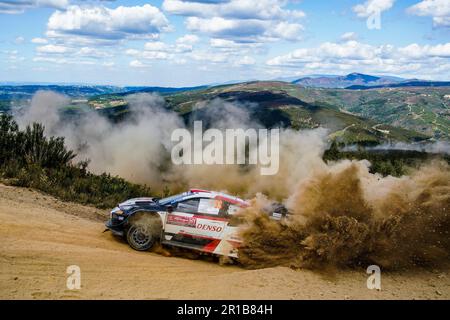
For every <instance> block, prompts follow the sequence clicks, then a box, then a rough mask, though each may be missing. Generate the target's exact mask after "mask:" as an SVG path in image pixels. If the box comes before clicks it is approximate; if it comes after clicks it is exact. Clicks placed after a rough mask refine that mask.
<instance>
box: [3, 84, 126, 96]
mask: <svg viewBox="0 0 450 320" xmlns="http://www.w3.org/2000/svg"><path fill="white" fill-rule="evenodd" d="M41 90H43V91H54V92H57V93H60V94H63V95H66V96H69V97H91V96H94V95H99V94H107V93H108V94H109V93H116V92H123V91H126V89H125V88H121V87H115V86H97V85H55V84H52V85H9V86H0V100H13V99H30V98H31V97H32V96H33V95H34V94H35V93H36V92H38V91H41Z"/></svg>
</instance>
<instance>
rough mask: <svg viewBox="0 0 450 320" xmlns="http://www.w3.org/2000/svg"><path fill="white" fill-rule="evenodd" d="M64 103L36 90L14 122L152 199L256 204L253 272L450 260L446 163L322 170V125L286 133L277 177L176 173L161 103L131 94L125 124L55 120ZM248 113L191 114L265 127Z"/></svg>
mask: <svg viewBox="0 0 450 320" xmlns="http://www.w3.org/2000/svg"><path fill="white" fill-rule="evenodd" d="M65 101H66V100H65V98H64V97H62V96H60V95H57V94H55V93H49V92H38V93H37V94H36V95H35V97H34V98H33V99H32V101H31V105H30V107H29V108H28V109H27V111H26V112H25V113H24V114H22V115H18V116H17V119H18V122H19V123H20V124H21V125H25V124H27V123H30V122H32V121H36V122H41V123H43V124H45V125H46V132H47V134H48V135H58V136H64V137H65V138H66V142H67V144H68V146H69V148H71V149H73V150H74V151H75V152H76V153H77V154H78V159H79V160H83V159H90V164H89V169H90V170H91V171H93V172H96V173H102V172H108V173H111V174H113V175H119V176H121V177H123V178H125V179H128V180H130V181H133V182H138V183H145V184H147V185H148V186H150V187H151V188H153V191H154V192H155V193H161V192H162V190H163V189H166V188H168V189H169V190H170V192H171V193H175V192H178V191H184V190H186V189H187V188H191V187H198V188H206V189H212V190H217V191H226V192H229V193H231V194H236V195H239V196H241V197H243V198H247V199H250V198H253V200H252V201H251V202H252V205H251V206H250V207H249V208H248V209H246V210H244V212H242V213H241V214H242V215H243V218H244V220H245V223H244V224H243V227H242V231H241V233H242V234H241V236H242V239H243V245H242V246H241V248H240V252H239V256H240V261H241V262H242V264H244V265H245V266H247V267H249V268H260V267H268V266H275V265H288V266H291V267H294V268H300V267H310V268H316V267H323V266H330V265H331V266H355V265H358V264H364V265H366V266H367V264H368V263H374V264H378V265H380V266H383V267H385V268H396V267H403V266H414V265H422V264H423V265H427V264H438V263H442V262H448V261H449V252H450V237H449V230H450V218H449V215H448V208H449V205H450V170H449V166H448V164H447V163H440V162H433V163H429V164H427V165H424V166H423V167H422V168H420V169H419V170H416V171H414V172H413V173H412V174H411V175H409V176H404V177H400V178H395V177H390V176H389V177H382V176H379V175H377V174H371V173H370V172H369V168H370V163H369V162H368V161H365V160H364V161H349V160H344V161H339V162H335V163H325V162H324V161H323V160H322V155H323V152H324V151H325V150H326V148H327V146H328V142H327V137H328V132H327V130H325V129H322V128H319V129H314V130H304V131H294V130H290V129H284V130H282V131H281V133H280V166H279V168H280V169H279V172H278V174H276V175H274V176H261V175H260V170H259V168H258V166H257V165H254V166H245V165H244V166H243V165H180V166H176V165H173V164H172V162H171V160H170V150H171V147H172V143H171V141H170V136H171V133H172V131H173V130H174V129H176V128H183V127H185V126H186V124H185V122H184V121H183V119H181V118H180V117H179V116H178V114H176V113H175V112H172V111H170V110H169V109H168V108H166V106H165V103H164V99H162V98H161V97H159V96H157V95H152V94H137V95H132V96H129V98H128V102H129V107H130V110H131V116H130V117H128V118H127V120H126V121H123V122H120V123H113V122H111V121H109V120H108V119H106V118H105V117H102V116H100V115H98V114H96V113H95V112H90V113H88V114H86V115H82V116H81V117H80V118H79V119H77V120H75V121H74V122H70V123H68V122H67V121H64V120H63V119H62V118H61V116H60V113H59V107H60V106H62V105H63V104H64V103H65ZM245 107H248V106H243V105H241V104H238V103H229V102H225V101H222V100H214V101H211V102H203V103H200V104H198V105H196V106H195V108H194V110H195V111H201V112H203V113H205V114H204V116H205V115H206V118H207V120H208V122H209V123H210V126H211V127H214V126H216V127H218V128H222V127H223V128H227V127H228V128H249V127H254V128H259V127H260V125H259V124H258V123H256V122H255V121H253V120H252V119H251V117H249V114H248V111H246V108H245ZM208 110H213V112H211V111H208ZM195 114H196V112H194V113H193V116H194V118H192V119H191V120H195ZM203 119H205V117H203ZM274 201H278V202H283V203H284V204H285V205H286V207H287V208H288V209H289V211H290V212H291V215H289V218H288V219H285V220H283V221H281V223H280V222H277V221H274V220H271V219H270V218H268V216H267V215H266V214H264V213H263V210H262V208H264V207H265V206H266V205H267V204H270V203H273V202H274Z"/></svg>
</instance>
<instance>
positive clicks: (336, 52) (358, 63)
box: [266, 40, 450, 77]
mask: <svg viewBox="0 0 450 320" xmlns="http://www.w3.org/2000/svg"><path fill="white" fill-rule="evenodd" d="M449 58H450V43H443V44H438V45H434V46H430V45H424V46H421V45H418V44H411V45H409V46H405V47H395V46H392V45H379V46H374V45H369V44H365V43H361V42H358V41H354V40H351V41H347V42H344V43H331V42H325V43H322V44H321V45H319V46H318V47H312V48H301V49H297V50H294V51H292V52H290V53H288V54H285V55H280V56H276V57H273V58H271V59H269V60H268V61H267V62H266V64H267V65H268V66H270V67H274V68H277V69H279V68H293V69H302V70H305V71H306V73H312V72H313V73H336V72H338V71H343V72H344V71H345V72H346V71H358V72H368V73H375V74H380V73H390V74H405V75H411V76H414V74H415V73H418V72H420V73H421V74H438V71H437V69H438V68H439V69H440V70H446V72H449V71H448V70H447V69H445V68H444V69H442V66H445V65H447V64H448V59H449ZM441 76H444V77H445V76H446V77H448V76H449V75H448V74H447V75H442V74H441Z"/></svg>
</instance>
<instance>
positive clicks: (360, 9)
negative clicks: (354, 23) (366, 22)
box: [353, 0, 395, 18]
mask: <svg viewBox="0 0 450 320" xmlns="http://www.w3.org/2000/svg"><path fill="white" fill-rule="evenodd" d="M394 2H395V0H367V1H366V2H364V3H362V4H358V5H356V6H354V7H353V11H354V12H355V13H356V15H357V16H358V17H359V18H367V17H369V16H371V15H372V14H374V13H382V12H383V11H386V10H389V9H390V8H392V6H393V5H394Z"/></svg>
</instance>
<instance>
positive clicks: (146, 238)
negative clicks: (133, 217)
mask: <svg viewBox="0 0 450 320" xmlns="http://www.w3.org/2000/svg"><path fill="white" fill-rule="evenodd" d="M155 240H156V237H155V235H153V234H152V232H151V228H146V227H144V226H142V225H132V226H131V227H130V228H129V229H128V231H127V242H128V244H129V245H130V247H132V248H133V249H134V250H138V251H146V250H148V249H150V248H151V247H152V246H153V245H154V244H155Z"/></svg>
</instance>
